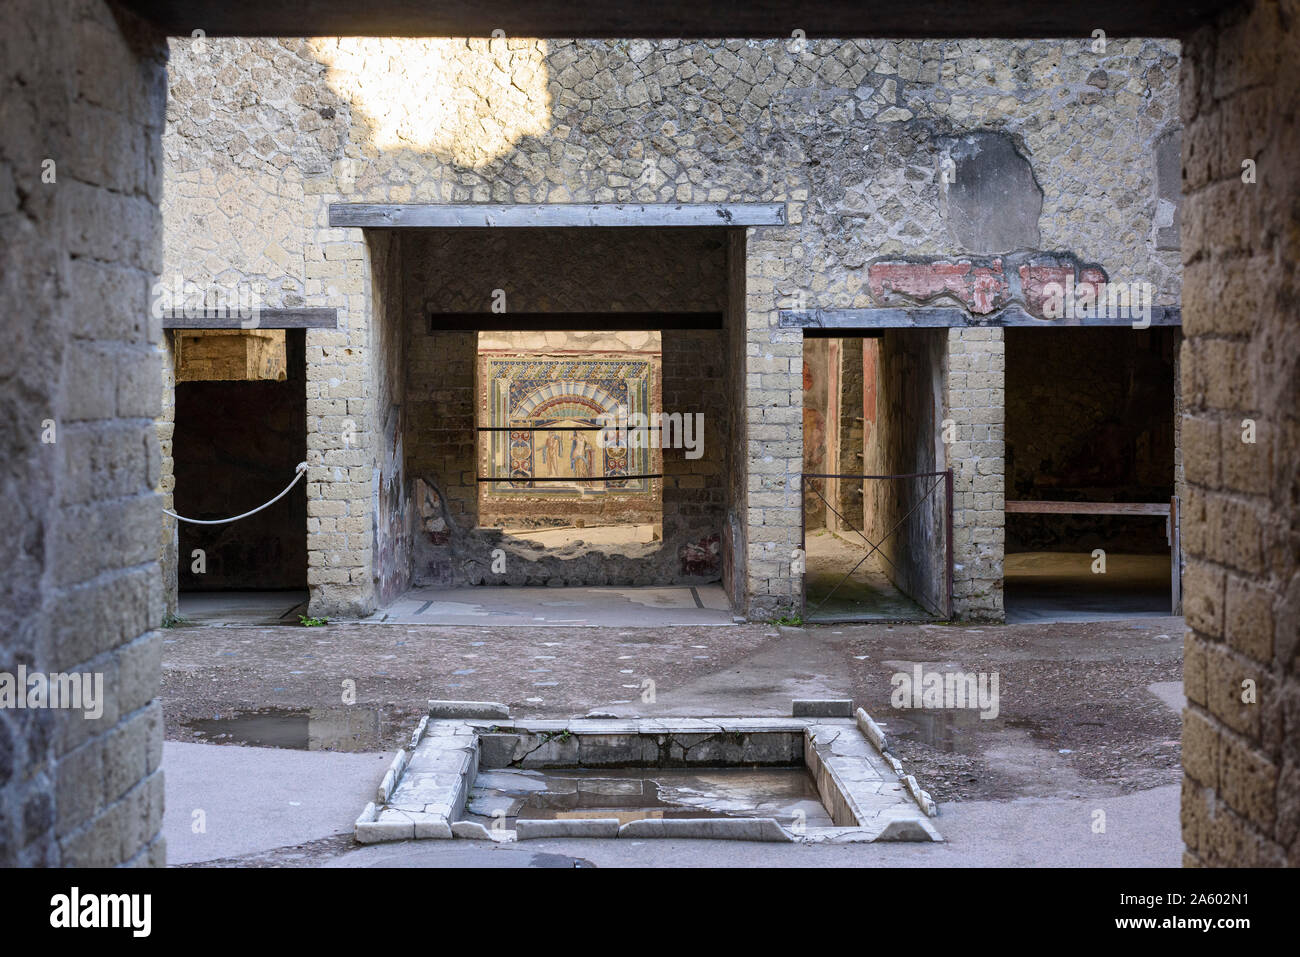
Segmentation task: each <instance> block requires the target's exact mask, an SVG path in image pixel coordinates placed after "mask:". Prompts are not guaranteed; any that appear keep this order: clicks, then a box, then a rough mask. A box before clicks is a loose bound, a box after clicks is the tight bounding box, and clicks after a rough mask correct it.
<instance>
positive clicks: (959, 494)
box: [939, 328, 1006, 621]
mask: <svg viewBox="0 0 1300 957" xmlns="http://www.w3.org/2000/svg"><path fill="white" fill-rule="evenodd" d="M1005 380H1006V348H1005V340H1004V338H1003V334H1002V330H1001V329H969V328H966V329H951V330H949V332H948V376H947V401H946V407H945V409H944V420H945V421H941V422H940V423H939V427H940V430H941V434H943V433H944V431H945V430H946V431H947V434H950V435H953V436H954V438H955V441H953V442H945V443H944V446H943V447H944V449H945V450H946V455H947V460H948V461H947V463H946V464H945V465H942V466H941V468H951V469H952V470H953V519H952V526H953V584H952V594H953V614H954V615H955V616H956V617H958V618H967V619H976V620H989V621H1001V620H1002V619H1003V617H1004V614H1005V613H1004V611H1003V606H1002V569H1003V559H1004V556H1005V546H1006V514H1005V511H1004V510H1005V507H1006V506H1005V502H1004V490H1003V483H1004V481H1005V477H1004V476H1005V471H1006V441H1005V435H1004V431H1003V427H1004V418H1005V409H1006V387H1005V384H1006V383H1005ZM949 419H950V420H951V423H948V422H947V421H946V420H949ZM948 425H951V429H948Z"/></svg>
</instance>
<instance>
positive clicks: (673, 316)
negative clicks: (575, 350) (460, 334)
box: [428, 311, 723, 332]
mask: <svg viewBox="0 0 1300 957" xmlns="http://www.w3.org/2000/svg"><path fill="white" fill-rule="evenodd" d="M428 315H429V329H430V330H431V331H433V332H438V331H440V330H448V331H469V330H490V331H493V332H604V331H609V332H639V331H642V330H653V329H721V328H722V321H723V317H722V313H721V312H719V311H714V312H501V313H496V312H430V313H429V314H428Z"/></svg>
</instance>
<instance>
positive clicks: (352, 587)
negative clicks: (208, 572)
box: [304, 194, 378, 617]
mask: <svg viewBox="0 0 1300 957" xmlns="http://www.w3.org/2000/svg"><path fill="white" fill-rule="evenodd" d="M338 199H339V197H337V196H330V195H328V194H322V195H320V196H318V197H316V200H315V204H316V224H317V228H316V230H315V235H314V241H313V242H310V243H309V244H308V245H307V249H306V264H305V273H304V274H305V276H306V288H305V292H306V294H307V297H308V298H309V300H310V301H312V302H320V303H322V304H323V305H326V306H334V307H336V308H337V309H338V315H339V322H338V328H337V329H332V330H330V329H309V330H307V461H308V463H309V465H310V468H309V469H308V471H307V517H308V531H307V583H308V585H309V587H310V590H311V602H310V606H309V607H310V609H311V612H310V613H311V614H313V615H336V616H339V617H360V616H363V615H367V614H369V613H370V612H372V611H374V609H375V607H376V595H375V588H374V515H373V503H374V501H375V494H374V491H375V490H374V487H373V476H374V461H375V456H376V454H377V453H376V450H375V443H376V430H375V428H374V423H375V422H376V421H377V409H376V408H375V403H376V402H377V401H378V400H377V397H376V396H375V395H374V394H373V390H372V389H371V388H370V386H371V372H370V368H369V366H368V365H367V363H368V362H369V357H370V355H371V353H372V349H371V341H370V333H371V323H372V321H373V317H372V312H373V304H372V297H371V291H372V290H371V283H372V281H373V280H372V276H371V271H372V270H371V263H370V250H369V248H368V247H367V245H366V243H365V241H364V240H363V239H362V238H361V235H360V231H359V230H352V229H331V228H329V227H328V226H327V223H328V204H329V202H330V201H331V200H333V201H337V200H338Z"/></svg>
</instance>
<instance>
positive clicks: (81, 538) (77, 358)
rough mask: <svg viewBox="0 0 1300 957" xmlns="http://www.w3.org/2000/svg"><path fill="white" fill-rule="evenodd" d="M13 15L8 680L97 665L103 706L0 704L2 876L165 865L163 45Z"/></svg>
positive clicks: (122, 32)
mask: <svg viewBox="0 0 1300 957" xmlns="http://www.w3.org/2000/svg"><path fill="white" fill-rule="evenodd" d="M5 23H6V29H5V30H3V31H0V84H2V85H3V89H4V91H5V92H4V94H3V104H2V105H0V113H2V114H3V116H4V120H3V124H0V125H3V127H4V131H5V135H4V136H3V137H0V296H3V300H4V302H5V303H6V307H5V309H4V310H3V316H4V320H3V321H4V335H5V343H6V346H5V349H4V350H3V352H0V415H2V416H3V420H4V422H5V427H4V428H3V429H0V463H3V464H2V465H0V475H2V476H3V478H2V479H0V484H2V485H3V494H4V501H5V505H4V508H3V509H2V510H0V516H2V517H0V526H2V528H0V532H3V538H4V541H5V543H6V547H5V548H4V549H3V558H0V610H2V611H3V615H4V618H5V625H4V627H3V629H0V669H3V670H4V671H6V672H8V673H10V674H14V673H15V670H16V669H17V668H18V667H20V666H22V667H26V668H27V669H28V671H29V673H41V674H50V673H60V672H61V673H67V674H79V675H81V674H84V675H94V674H98V675H100V676H102V691H103V695H102V698H101V701H100V704H102V707H103V711H102V714H101V715H99V716H98V717H97V718H88V717H86V713H85V711H84V709H69V708H61V709H51V708H34V709H21V710H19V709H16V708H8V707H7V708H3V709H0V865H5V866H14V865H48V866H79V865H96V866H112V865H117V864H131V865H138V864H155V865H161V864H162V863H163V858H164V844H163V839H162V838H161V836H160V834H159V832H160V828H161V824H162V812H163V779H162V772H161V770H159V762H160V760H161V758H162V711H161V704H160V702H159V700H158V696H157V693H158V680H159V674H160V671H161V666H160V652H161V646H162V640H161V634H160V632H158V631H156V630H155V629H156V628H157V627H158V626H159V624H160V623H161V621H162V617H163V613H164V606H163V594H162V587H161V577H160V575H159V570H158V550H159V548H158V546H159V513H158V509H159V506H160V505H161V503H162V496H161V495H159V494H158V492H157V491H156V490H157V489H158V487H159V484H160V481H161V477H160V474H159V462H160V460H161V456H160V454H159V439H158V433H157V431H156V429H155V424H154V420H155V418H156V417H157V416H158V414H159V397H158V393H159V389H158V382H159V375H160V373H159V351H158V347H159V344H160V342H161V339H162V330H161V327H160V325H159V324H158V323H157V322H156V321H151V317H150V309H149V289H150V286H151V285H152V284H153V282H154V279H155V276H156V274H157V272H158V270H159V268H160V266H161V257H160V251H161V250H160V243H159V238H160V235H161V229H162V220H161V215H160V213H159V202H160V201H161V197H162V157H161V151H160V142H161V135H162V126H163V122H164V110H165V105H166V83H165V79H164V77H165V73H164V71H165V63H166V46H165V45H164V43H163V42H162V39H161V38H160V37H157V36H154V35H153V34H152V33H151V32H149V31H147V30H145V29H142V28H141V27H140V26H139V25H138V24H136V23H135V22H133V21H132V20H131V18H130V17H128V16H125V15H122V14H120V13H119V12H116V11H114V10H111V9H110V7H109V6H108V5H107V4H105V3H102V2H98V0H55V2H50V0H17V2H15V3H12V4H9V5H8V6H7V7H6V10H5ZM24 690H25V689H24Z"/></svg>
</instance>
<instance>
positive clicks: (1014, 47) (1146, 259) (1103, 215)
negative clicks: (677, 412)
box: [165, 39, 1179, 615]
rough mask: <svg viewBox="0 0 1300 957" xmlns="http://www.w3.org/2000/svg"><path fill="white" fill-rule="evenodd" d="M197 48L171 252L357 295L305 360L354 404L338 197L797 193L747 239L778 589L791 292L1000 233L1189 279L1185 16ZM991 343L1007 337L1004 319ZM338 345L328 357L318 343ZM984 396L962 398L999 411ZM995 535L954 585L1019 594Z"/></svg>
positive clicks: (320, 431)
mask: <svg viewBox="0 0 1300 957" xmlns="http://www.w3.org/2000/svg"><path fill="white" fill-rule="evenodd" d="M173 47H174V60H175V68H174V70H173V74H172V75H173V86H172V94H173V98H172V103H171V104H170V106H169V123H168V129H167V134H166V137H165V147H166V155H167V161H168V171H169V172H168V175H169V177H172V176H173V171H174V174H175V175H174V181H175V182H176V183H177V186H176V189H175V191H174V193H173V192H171V191H169V196H168V208H167V210H166V215H167V267H168V272H169V273H170V272H172V271H181V272H184V273H185V278H186V279H190V280H192V281H195V282H199V283H205V282H210V283H218V284H228V283H231V282H247V283H249V284H251V285H254V286H256V287H257V288H258V289H259V291H260V294H261V295H263V296H264V297H265V298H266V301H267V304H269V305H295V304H305V305H311V306H337V307H339V308H340V309H341V310H342V312H341V321H340V328H339V330H338V331H335V332H329V333H325V332H313V333H312V334H309V338H308V342H309V348H310V349H311V350H313V351H312V353H311V354H310V355H309V364H310V365H311V366H312V367H313V368H309V381H311V382H317V383H322V384H325V387H326V388H327V389H328V390H330V391H331V392H332V394H333V395H334V396H335V397H341V393H340V390H342V391H346V392H348V393H349V401H350V400H351V398H358V399H360V398H361V396H359V395H357V396H353V395H351V390H350V387H349V385H348V384H349V383H351V382H352V381H354V379H353V378H352V376H354V375H355V376H357V377H358V378H357V379H356V380H355V381H360V377H361V375H362V373H361V372H360V371H358V372H355V373H353V372H349V369H351V367H352V366H353V364H356V363H359V364H360V366H361V367H362V368H363V369H364V367H365V364H366V363H367V362H368V361H369V359H368V357H367V356H366V355H365V352H366V349H367V348H368V338H369V333H368V328H367V327H368V323H369V322H370V316H369V310H370V308H371V306H370V303H369V299H368V297H367V294H368V292H369V289H368V286H367V280H366V278H365V275H364V273H365V268H366V254H365V252H364V238H363V237H362V235H361V232H360V231H359V230H347V229H331V228H329V227H328V225H327V207H328V204H329V203H331V202H339V201H344V202H422V203H472V202H550V203H617V202H668V203H672V202H721V201H728V202H782V203H785V204H786V208H787V225H785V226H780V227H759V228H754V229H751V230H750V231H749V233H750V235H749V236H748V237H747V240H746V245H745V264H744V278H745V289H744V294H745V296H746V309H745V312H746V327H747V338H748V342H747V347H746V352H747V355H746V359H747V366H746V370H745V376H746V379H745V381H744V383H743V387H744V390H745V400H744V406H745V416H746V421H745V423H744V425H745V433H746V435H747V436H748V445H747V449H746V461H745V463H744V465H745V468H744V474H745V475H746V476H747V484H748V485H749V488H748V489H747V491H748V492H749V494H751V495H752V494H760V495H762V494H767V495H779V496H782V497H783V496H785V494H786V493H787V492H788V490H789V488H790V485H791V483H794V485H795V487H796V491H795V502H794V503H786V502H784V499H783V504H782V505H781V506H779V507H768V506H757V507H755V506H752V505H751V506H750V507H748V508H746V510H745V515H744V523H745V530H744V538H745V562H744V564H745V579H746V585H745V589H744V590H745V592H746V593H747V596H748V598H747V601H746V603H745V605H746V608H745V610H747V611H749V612H751V613H753V614H754V615H766V614H768V613H772V612H775V611H777V610H779V609H781V608H789V607H790V606H791V604H792V603H793V602H794V601H795V600H796V599H797V596H798V594H799V583H798V581H797V579H796V577H795V576H794V574H793V573H792V571H791V563H790V557H791V551H792V549H793V548H794V546H795V545H797V543H798V536H799V528H798V523H799V516H798V509H797V507H794V508H791V507H789V506H790V504H794V505H796V506H797V484H798V475H799V473H800V471H801V469H802V460H803V453H802V447H801V446H802V441H801V436H800V434H799V432H800V428H801V419H802V410H801V408H800V406H801V389H800V386H799V379H800V374H801V364H802V343H801V334H800V333H798V332H797V331H782V330H779V329H778V328H777V321H776V313H777V310H778V309H779V308H781V307H783V306H785V307H789V306H790V305H791V304H792V303H798V304H802V305H806V306H808V307H809V308H813V307H834V306H841V307H856V306H869V305H876V304H880V302H881V301H882V297H881V296H878V295H877V294H876V293H875V292H873V290H872V287H871V283H870V281H869V278H868V272H869V267H870V266H871V265H872V264H873V263H875V262H878V261H890V262H894V261H899V260H906V259H909V258H916V257H933V256H939V257H943V256H948V257H951V256H954V255H958V256H959V255H967V256H969V255H975V256H985V257H987V256H996V255H1000V254H1004V253H1010V252H1013V251H1014V250H1013V249H1012V248H1007V247H1008V244H1010V246H1013V247H1014V248H1015V249H1020V248H1021V247H1025V248H1027V249H1029V250H1030V251H1033V250H1039V251H1041V250H1066V251H1070V252H1073V253H1075V254H1077V256H1078V257H1079V258H1080V259H1081V260H1082V261H1085V262H1089V263H1098V264H1100V266H1101V267H1102V268H1104V270H1105V271H1106V272H1107V274H1108V275H1109V276H1110V277H1112V278H1113V279H1116V280H1123V281H1144V282H1150V283H1151V284H1152V286H1153V287H1154V290H1155V295H1156V301H1157V302H1160V303H1175V302H1176V301H1177V299H1178V285H1179V263H1178V257H1177V253H1176V252H1174V251H1172V250H1169V249H1167V248H1162V247H1167V246H1168V241H1167V237H1165V239H1164V241H1162V242H1159V243H1158V241H1157V233H1158V231H1159V230H1160V229H1165V230H1168V228H1169V225H1168V224H1167V223H1166V224H1165V225H1164V226H1159V227H1158V226H1157V225H1156V223H1157V218H1158V214H1159V215H1160V216H1162V217H1163V218H1161V222H1162V223H1163V222H1165V219H1168V218H1169V215H1168V214H1169V210H1168V209H1167V208H1166V207H1164V206H1161V205H1160V203H1161V201H1162V196H1163V201H1164V202H1165V203H1166V204H1168V203H1169V202H1170V200H1169V198H1168V192H1169V190H1168V188H1167V186H1168V184H1167V183H1165V184H1164V189H1163V193H1162V190H1161V187H1160V186H1159V185H1158V183H1157V172H1156V169H1157V165H1158V163H1157V153H1158V149H1157V145H1158V143H1159V142H1167V141H1168V137H1169V136H1170V135H1171V131H1175V130H1176V129H1177V127H1178V117H1177V116H1176V106H1175V104H1176V89H1175V76H1176V72H1177V61H1178V45H1177V43H1174V42H1160V41H1150V40H1112V41H1110V42H1109V43H1108V45H1107V47H1106V50H1105V52H1103V53H1094V52H1092V50H1091V47H1090V45H1089V42H1088V41H1087V40H1084V39H1080V40H1063V41H1059V42H1038V41H1036V42H1033V43H1029V42H1023V43H1017V42H1008V41H988V40H943V41H938V40H936V41H902V42H899V41H887V40H871V41H835V40H817V41H808V42H806V43H802V44H800V43H794V42H782V41H761V42H760V41H740V40H736V41H691V42H682V41H671V40H665V41H642V40H633V41H533V40H523V39H503V40H491V41H488V40H470V41H466V40H420V39H394V40H378V39H343V40H313V41H303V40H283V41H273V40H258V41H246V40H219V41H218V40H211V39H209V40H207V41H206V42H205V45H204V47H203V49H202V51H200V50H198V49H196V47H195V45H194V43H193V42H192V41H189V40H180V41H176V42H175V43H174V44H173ZM444 91H445V92H444ZM991 134H996V135H991ZM1162 138H1164V139H1163V140H1162ZM1166 153H1167V149H1166ZM990 170H991V171H993V172H996V173H998V177H1000V178H995V181H996V182H998V183H1003V184H1004V185H1006V187H1007V189H1008V190H1011V191H1012V195H1011V197H1010V198H1009V199H1008V200H1007V202H1006V203H1004V204H1002V207H1001V208H1004V209H1006V210H1008V211H1009V212H1008V214H1007V215H1006V216H1005V217H1004V219H1005V223H1003V224H1001V225H1000V222H999V220H997V219H996V218H990V215H989V206H990V203H989V197H988V195H987V194H986V192H985V191H981V190H980V189H976V188H974V184H975V183H976V182H977V181H980V182H982V181H983V179H982V176H983V173H984V172H987V171H990ZM945 171H952V172H953V173H954V177H955V178H950V177H948V176H946V175H945ZM976 173H980V176H976V175H975V174H976ZM967 174H970V175H969V176H968V175H967ZM1004 226H1005V228H1003V227H1004ZM573 268H574V269H576V270H579V271H580V270H582V268H583V267H582V266H581V264H578V263H576V261H575V263H574V264H573ZM493 269H494V267H493V265H492V264H491V263H481V264H480V270H479V271H480V272H481V273H483V274H484V275H485V277H486V276H490V274H491V273H492V271H493ZM664 275H667V273H666V272H665V273H664ZM557 281H562V280H559V279H557ZM981 295H983V293H981ZM475 307H476V308H483V303H481V302H476V304H475ZM977 332H979V330H977ZM954 335H955V336H957V337H958V339H961V338H962V336H963V335H964V334H962V333H954ZM963 341H965V340H963ZM971 341H976V340H971ZM978 341H980V342H982V343H983V344H982V345H981V346H980V347H979V349H981V350H984V352H985V353H987V355H988V357H989V360H990V361H993V360H998V361H1000V346H1001V343H1000V340H997V339H993V340H978ZM316 349H320V350H322V353H321V355H322V356H323V358H324V360H327V363H328V365H329V366H330V368H328V369H326V368H321V369H319V370H317V369H315V368H314V366H315V355H316V353H315V351H314V350H316ZM974 354H975V353H972V355H974ZM981 354H984V353H981ZM974 371H977V372H978V371H981V370H974ZM989 371H990V372H991V373H993V374H995V375H999V376H1000V370H989ZM336 380H337V381H338V382H339V383H340V385H338V386H335V385H332V384H330V383H333V382H334V381H336ZM734 384H735V386H736V387H737V388H739V387H740V386H741V382H740V381H739V380H737V381H736V382H735V383H734ZM970 391H971V392H972V393H976V392H983V393H987V392H988V389H987V388H982V389H972V390H970ZM317 397H320V396H317V395H313V396H311V398H317ZM955 398H956V399H958V400H960V399H962V397H961V396H955ZM972 398H974V397H973V396H972ZM954 408H955V409H961V408H963V406H960V405H959V404H958V405H954ZM970 408H971V410H972V413H975V412H976V411H978V410H977V409H976V408H975V407H974V406H971V407H970ZM999 415H1000V413H999ZM349 418H351V419H352V420H353V424H354V425H355V426H356V429H355V431H354V432H351V433H349V434H350V435H352V436H353V438H354V439H356V440H357V441H360V442H363V443H365V444H366V446H367V447H369V446H370V445H371V444H373V443H374V442H376V441H377V439H376V437H375V433H374V432H372V430H371V428H370V423H369V422H368V421H362V420H359V419H356V417H353V416H351V413H349ZM365 418H366V415H365V414H363V415H362V419H365ZM959 418H960V417H959ZM977 418H979V416H978V415H975V414H972V415H971V416H967V417H966V419H967V420H968V421H965V422H963V423H961V424H962V425H964V426H967V427H968V428H969V429H971V430H981V429H983V430H986V431H987V428H991V427H995V426H996V427H1000V418H999V420H998V422H996V423H994V422H986V421H975V419H977ZM986 427H987V428H986ZM342 428H343V424H342V419H341V418H338V417H322V418H321V419H319V420H318V421H316V422H315V423H314V433H313V442H314V445H313V449H314V450H315V451H318V452H320V453H321V455H322V457H323V459H329V458H331V457H332V456H333V453H335V452H337V451H341V450H343V449H344V445H345V443H344V442H343V438H342ZM760 436H762V437H760ZM972 441H975V442H979V443H982V444H983V445H985V446H988V448H987V449H986V452H987V454H985V453H984V452H981V453H979V454H980V456H981V457H980V459H979V461H978V462H976V461H970V462H959V463H954V464H955V465H957V467H958V476H959V480H958V494H959V496H960V497H961V502H962V505H961V506H960V515H959V521H961V520H967V521H970V522H972V523H981V522H985V521H986V520H987V521H988V522H990V523H991V524H987V525H980V526H979V527H978V529H977V530H976V531H973V532H972V535H973V536H974V535H978V536H979V537H981V538H987V539H992V538H1000V536H1001V512H1000V508H993V507H989V508H982V507H980V506H981V504H989V502H990V501H991V500H989V499H987V496H991V495H994V494H997V495H1000V494H1001V493H1000V491H999V492H996V493H995V492H994V491H993V490H991V489H982V488H981V490H979V491H977V490H976V486H983V485H985V484H990V483H991V481H992V473H991V472H990V471H989V469H992V468H994V467H995V466H994V465H993V464H992V459H993V458H994V457H995V456H994V453H993V450H992V448H991V446H993V445H997V444H998V443H1000V441H1001V439H1000V437H998V438H996V439H995V438H992V437H990V436H985V437H982V438H978V439H976V438H974V437H973V435H968V436H966V437H964V438H962V439H961V442H962V443H966V444H969V443H970V442H972ZM981 468H983V469H984V471H980V469H981ZM729 471H730V472H731V473H732V474H738V471H739V470H737V469H735V468H732V469H730V470H729ZM998 471H999V472H1000V468H999V469H998ZM311 477H312V479H313V484H312V487H311V488H309V491H310V492H311V493H312V494H313V496H320V497H324V496H325V495H326V492H327V490H326V489H325V486H326V485H330V486H332V487H331V488H330V489H328V500H329V501H330V502H333V503H337V504H335V505H333V506H331V508H333V509H336V510H337V509H341V510H342V511H343V513H344V514H345V515H347V516H349V517H358V516H360V515H362V514H365V513H366V512H367V511H368V510H369V509H370V507H371V495H370V489H369V483H368V482H354V481H352V479H351V477H350V476H344V477H343V479H340V478H338V477H336V476H335V474H334V473H332V472H324V471H322V472H320V473H314V474H313V475H312V476H311ZM974 496H985V497H986V498H981V499H977V498H975V497H974ZM765 501H766V499H765ZM354 513H355V514H354ZM346 544H347V547H346V548H341V549H323V548H320V549H315V550H317V551H320V552H321V559H322V561H323V563H324V564H322V565H321V566H319V567H320V570H319V571H318V572H317V573H315V574H316V578H315V581H314V589H315V591H314V600H315V601H316V603H317V606H318V607H319V608H322V609H323V608H326V607H327V606H328V607H329V608H331V609H332V610H334V611H336V612H337V611H339V610H346V609H351V610H353V611H356V610H364V609H365V608H368V607H370V606H371V605H373V602H374V596H373V594H372V592H373V587H372V585H371V581H372V577H373V571H372V565H373V554H372V543H371V541H370V539H369V535H368V534H367V535H358V536H356V537H355V538H351V537H350V538H349V540H348V541H347V543H346ZM974 544H976V543H974V542H972V545H974ZM978 544H979V545H980V546H981V547H979V548H974V549H972V551H971V552H970V553H969V554H968V555H965V556H964V557H963V559H959V561H960V563H961V564H962V565H963V568H964V569H969V570H971V572H972V578H971V582H970V584H969V586H962V588H961V589H959V601H958V609H959V612H963V613H964V612H965V611H967V610H970V611H972V612H973V611H979V612H980V613H984V612H990V613H996V611H997V609H998V608H999V607H1000V601H999V600H998V599H997V598H996V596H992V597H990V595H989V594H988V592H989V589H990V588H992V587H993V586H992V584H991V583H993V582H994V581H1000V567H999V565H1000V558H999V552H998V549H994V548H992V546H994V545H995V544H997V543H996V542H994V541H985V542H980V543H978ZM999 548H1000V546H999ZM986 585H987V586H988V587H986ZM977 595H979V596H983V597H979V598H977V597H976V596H977Z"/></svg>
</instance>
